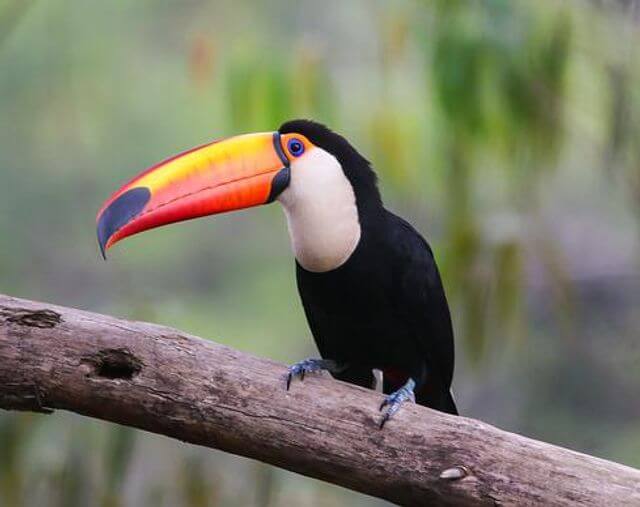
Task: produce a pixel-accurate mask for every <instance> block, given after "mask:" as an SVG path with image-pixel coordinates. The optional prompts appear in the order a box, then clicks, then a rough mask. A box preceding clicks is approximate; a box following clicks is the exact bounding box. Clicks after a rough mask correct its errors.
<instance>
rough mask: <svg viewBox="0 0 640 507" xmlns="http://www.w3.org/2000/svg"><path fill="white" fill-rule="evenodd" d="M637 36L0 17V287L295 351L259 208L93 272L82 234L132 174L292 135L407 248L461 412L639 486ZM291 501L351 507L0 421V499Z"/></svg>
mask: <svg viewBox="0 0 640 507" xmlns="http://www.w3.org/2000/svg"><path fill="white" fill-rule="evenodd" d="M639 23H640V7H638V5H637V2H615V1H611V2H595V1H594V2H587V1H585V2H570V1H554V0H540V1H536V2H525V1H517V0H515V1H507V0H485V1H462V0H455V1H454V0H437V1H436V0H434V1H427V0H424V1H408V0H407V1H400V0H397V1H395V0H394V1H382V0H379V1H365V0H358V1H350V2H341V1H338V0H332V1H328V2H315V1H312V0H304V1H300V2H285V1H283V0H277V1H273V2H257V1H247V0H235V1H227V0H222V1H205V0H189V1H177V0H176V1H170V0H163V1H160V0H157V1H151V0H114V1H109V2H104V1H101V0H82V1H80V0H50V1H44V0H39V1H38V0H0V118H2V121H0V291H2V292H4V293H8V294H12V295H16V296H24V297H28V298H33V299H41V300H49V301H55V302H57V303H59V304H66V305H71V306H77V307H81V308H86V309H90V310H94V311H99V312H105V313H110V314H115V315H119V316H122V317H126V318H133V319H145V320H152V321H156V322H160V323H164V324H168V325H171V326H174V327H179V328H182V329H185V330H187V331H190V332H192V333H195V334H199V335H202V336H206V337H210V338H212V339H214V340H216V341H218V342H222V343H226V344H229V345H231V346H234V347H237V348H240V349H242V350H246V351H250V352H252V353H255V354H259V355H263V356H268V357H272V358H274V359H277V360H281V361H287V362H292V361H295V360H298V359H300V358H302V357H305V356H308V355H313V354H314V353H315V350H314V348H313V345H312V340H311V338H310V336H309V332H308V330H307V327H306V323H305V321H304V317H303V315H302V312H301V307H300V305H299V303H298V299H297V293H296V290H295V285H294V279H293V269H292V268H293V264H292V258H291V254H290V250H289V246H288V237H287V234H286V227H285V225H284V220H283V217H282V216H281V215H282V213H281V212H280V210H278V209H277V206H273V207H265V208H262V209H259V210H250V211H248V212H246V213H245V212H242V213H238V214H235V215H229V216H225V217H217V218H215V219H203V220H199V221H194V222H189V223H185V224H182V225H180V226H178V227H169V228H166V229H162V230H158V231H153V232H150V233H148V234H145V235H142V236H140V237H136V238H132V239H131V240H128V241H127V242H125V243H123V244H122V245H119V246H118V247H117V248H116V249H114V250H113V251H112V254H111V258H110V260H109V262H107V263H106V264H105V263H103V262H102V261H101V260H100V259H99V255H98V250H97V246H96V242H95V236H94V234H95V233H94V216H95V212H96V210H97V209H98V207H99V206H100V204H101V202H102V201H103V200H104V199H105V198H106V197H107V196H108V195H109V193H110V192H111V191H113V190H114V189H115V188H116V187H117V185H118V184H119V183H121V182H122V181H123V180H125V179H127V178H128V177H130V176H131V175H133V174H135V173H137V172H138V171H140V170H141V169H143V168H144V167H146V166H149V165H151V164H152V163H154V162H156V161H157V160H159V159H162V158H164V157H166V156H168V155H171V154H173V153H175V152H177V151H180V150H182V149H185V148H188V147H190V146H193V145H196V144H199V143H202V142H205V141H207V140H210V139H212V138H216V137H221V136H225V135H231V134H236V133H240V132H245V131H258V130H273V129H275V128H277V127H278V126H279V125H280V124H281V123H282V122H283V121H285V120H287V119H291V118H295V117H308V118H314V119H316V120H319V121H322V122H325V123H327V124H328V125H330V126H331V127H333V128H334V129H335V130H337V131H339V132H341V133H343V134H344V135H345V136H346V137H348V138H349V139H350V140H352V142H353V143H354V144H355V146H356V147H358V149H359V150H360V151H361V152H362V153H364V154H365V155H366V156H367V157H368V158H369V159H370V160H371V161H372V162H373V164H374V167H375V168H376V169H377V170H378V173H379V175H380V179H381V187H382V190H383V194H384V196H385V198H386V202H387V205H388V206H389V207H391V208H392V209H394V210H395V211H397V212H399V213H400V214H402V215H404V216H406V217H407V218H408V219H409V220H410V221H411V222H413V223H415V224H416V225H417V226H418V228H419V229H420V230H422V231H423V232H424V233H425V234H426V235H427V237H428V238H429V240H430V242H431V243H432V246H433V247H434V250H435V252H436V256H437V258H438V261H439V264H440V265H441V268H442V271H443V275H444V279H445V285H446V287H447V291H448V294H449V298H450V302H451V306H452V311H453V315H454V321H455V322H454V324H455V328H456V336H457V338H456V340H457V348H458V351H459V353H458V355H459V360H458V366H457V374H456V380H455V388H456V392H457V398H458V400H459V405H460V408H461V410H462V412H463V413H464V414H466V415H469V416H472V417H477V418H480V419H484V420H487V421H489V422H492V423H495V424H497V425H498V426H500V427H503V428H506V429H509V430H513V431H518V432H522V433H525V434H528V435H530V436H533V437H537V438H542V439H545V440H548V441H552V442H555V443H558V444H561V445H565V446H568V447H572V448H575V449H579V450H583V451H585V452H589V453H592V454H597V455H600V456H603V457H606V458H610V459H615V460H618V461H622V462H625V463H627V464H629V465H632V466H640V458H639V456H640V426H639V425H638V422H639V420H640V404H639V403H638V401H637V393H638V389H639V388H640V368H638V365H639V364H640V346H639V343H640V342H639V340H638V338H639V336H638V331H637V329H638V328H639V327H638V324H640V322H639V321H640V316H639V315H638V314H637V312H636V311H635V308H637V303H638V302H639V299H640V283H639V281H640V280H639V278H638V264H637V262H638V253H639V245H638V234H637V233H638V218H639V213H638V211H639V209H640V36H639V34H638V28H639V26H640V25H639ZM274 381H275V380H274ZM372 410H373V408H372ZM389 429H390V430H392V428H391V427H390V428H389ZM292 503H297V504H302V505H342V504H347V503H348V504H353V505H369V504H376V503H379V502H376V501H374V500H371V499H369V498H366V497H364V496H361V495H357V494H355V493H350V492H346V491H344V490H341V489H339V488H336V487H332V486H329V485H325V484H322V483H319V482H317V481H313V480H311V479H306V478H302V477H299V476H296V475H294V474H290V473H287V472H283V471H280V470H277V469H273V468H270V467H267V466H264V465H262V464H259V463H254V462H250V461H248V460H244V459H241V458H236V457H232V456H228V455H224V454H221V453H217V452H213V451H209V450H203V449H198V448H194V447H190V446H187V445H181V444H178V443H176V442H172V441H168V440H166V439H163V438H160V437H155V436H151V435H147V434H143V433H139V432H135V431H133V430H130V429H126V428H120V427H113V426H109V425H106V424H102V423H99V422H95V421H87V420H84V419H81V418H79V417H73V416H70V415H65V414H56V415H54V416H48V417H44V416H35V415H17V414H7V413H2V414H0V506H7V507H12V506H16V505H38V506H41V505H52V506H57V505H60V506H74V505H78V506H84V505H101V506H105V507H117V506H127V505H186V506H205V505H269V506H276V505H290V504H292Z"/></svg>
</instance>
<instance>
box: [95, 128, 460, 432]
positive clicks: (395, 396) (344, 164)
mask: <svg viewBox="0 0 640 507" xmlns="http://www.w3.org/2000/svg"><path fill="white" fill-rule="evenodd" d="M276 200H277V201H279V202H280V204H281V205H282V207H283V209H284V213H285V215H286V218H287V223H288V229H289V236H290V238H291V246H292V249H293V253H294V255H295V260H296V277H297V283H298V291H299V293H300V298H301V299H302V304H303V307H304V311H305V314H306V317H307V320H308V322H309V327H310V328H311V332H312V334H313V337H314V338H315V341H316V345H317V346H318V349H319V351H320V355H321V356H322V359H306V360H304V361H301V362H299V363H297V364H294V365H293V366H291V367H290V368H289V374H288V379H287V389H288V388H289V385H290V383H291V380H292V379H294V378H296V377H300V378H304V375H305V374H306V373H310V372H314V371H319V370H328V371H329V372H330V373H331V374H332V375H333V376H334V377H335V378H337V379H340V380H344V381H347V382H351V383H353V384H357V385H360V386H365V387H371V386H372V385H373V382H374V376H373V372H372V370H373V369H379V370H381V371H382V372H383V391H384V393H385V394H386V396H385V398H384V401H383V402H382V405H381V406H380V410H383V409H384V414H383V416H382V419H381V423H380V426H381V427H382V426H383V425H384V424H385V422H386V421H387V420H388V419H389V418H390V417H391V416H392V415H393V414H395V413H396V412H397V411H398V409H399V408H400V406H401V404H402V403H403V402H404V401H407V400H415V401H416V402H417V403H419V404H421V405H426V406H428V407H431V408H434V409H437V410H440V411H443V412H448V413H451V414H457V409H456V406H455V403H454V400H453V398H452V396H451V391H450V387H451V380H452V377H453V364H454V346H453V331H452V326H451V318H450V314H449V307H448V305H447V300H446V297H445V293H444V289H443V286H442V282H441V279H440V275H439V273H438V268H437V267H436V263H435V260H434V257H433V253H432V251H431V248H430V247H429V245H428V243H427V242H426V241H425V240H424V238H422V236H421V235H420V234H419V233H418V232H416V230H415V229H414V228H413V227H412V226H411V225H410V224H409V223H407V222H405V221H404V220H403V219H402V218H400V217H398V216H396V215H394V214H393V213H391V212H390V211H388V210H387V209H386V208H385V207H384V206H383V204H382V200H381V197H380V192H379V190H378V186H377V178H376V174H375V173H374V171H373V169H372V168H371V165H370V164H369V162H368V161H367V160H366V159H365V158H364V157H363V156H362V155H360V154H359V153H358V152H357V151H356V149H355V148H353V146H351V144H349V142H348V141H347V140H346V139H344V138H343V137H342V136H340V135H338V134H336V133H335V132H332V131H331V130H329V129H328V128H327V127H325V126H323V125H321V124H319V123H315V122H312V121H307V120H294V121H289V122H287V123H285V124H284V125H282V126H281V127H280V128H279V129H278V130H277V131H276V132H265V133H257V134H245V135H239V136H235V137H229V138H225V139H221V140H218V141H213V142H211V143H208V144H205V145H203V146H199V147H197V148H194V149H192V150H189V151H186V152H184V153H181V154H179V155H176V156H175V157H172V158H169V159H167V160H165V161H163V162H160V163H159V164H157V165H155V166H153V167H151V168H150V169H147V170H146V171H145V172H143V173H141V174H140V175H139V176H137V177H135V178H134V179H132V180H131V181H130V182H129V183H127V184H126V185H124V186H123V187H122V188H120V189H119V190H118V191H117V192H116V193H115V194H113V195H112V196H111V198H110V199H108V200H107V201H106V203H105V204H104V205H103V206H102V209H101V210H100V212H99V213H98V217H97V229H98V241H99V243H100V248H101V251H102V253H103V255H104V254H105V251H106V250H107V249H108V248H110V247H111V246H113V245H114V244H115V243H116V242H118V241H120V240H121V239H123V238H125V237H127V236H131V235H133V234H136V233H138V232H141V231H144V230H147V229H151V228H153V227H158V226H161V225H164V224H169V223H173V222H179V221H182V220H187V219H191V218H196V217H201V216H205V215H212V214H215V213H223V212H226V211H232V210H238V209H241V208H248V207H251V206H257V205H260V204H267V203H270V202H272V201H276Z"/></svg>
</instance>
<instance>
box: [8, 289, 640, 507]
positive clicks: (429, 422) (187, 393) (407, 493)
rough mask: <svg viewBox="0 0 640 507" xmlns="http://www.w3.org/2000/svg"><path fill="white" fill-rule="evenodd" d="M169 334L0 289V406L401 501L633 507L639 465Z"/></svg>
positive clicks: (638, 493)
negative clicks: (176, 442)
mask: <svg viewBox="0 0 640 507" xmlns="http://www.w3.org/2000/svg"><path fill="white" fill-rule="evenodd" d="M285 373H286V368H285V367H284V366H283V365H281V364H278V363H275V362H273V361H269V360H265V359H258V358H256V357H253V356H250V355H248V354H244V353H241V352H238V351H236V350H233V349H230V348H228V347H223V346H221V345H217V344H215V343H212V342H209V341H205V340H202V339H199V338H196V337H193V336H189V335H187V334H185V333H182V332H180V331H176V330H173V329H169V328H166V327H161V326H157V325H153V324H146V323H141V322H129V321H124V320H119V319H115V318H112V317H107V316H103V315H98V314H94V313H88V312H83V311H79V310H74V309H70V308H63V307H59V306H54V305H49V304H44V303H36V302H32V301H27V300H21V299H15V298H11V297H7V296H2V295H0V408H4V409H9V410H31V411H36V412H50V411H52V410H54V409H63V410H70V411H73V412H76V413H78V414H82V415H86V416H89V417H96V418H99V419H104V420H106V421H112V422H116V423H119V424H124V425H128V426H133V427H136V428H140V429H144V430H147V431H152V432H154V433H160V434H163V435H167V436H169V437H173V438H177V439H180V440H184V441H187V442H191V443H194V444H198V445H204V446H207V447H212V448H216V449H222V450H224V451H227V452H231V453H234V454H240V455H242V456H248V457H250V458H255V459H258V460H261V461H264V462H267V463H271V464H273V465H276V466H280V467H282V468H286V469H288V470H292V471H294V472H298V473H301V474H304V475H308V476H311V477H316V478H318V479H322V480H325V481H328V482H332V483H334V484H338V485H341V486H344V487H347V488H351V489H354V490H356V491H361V492H363V493H367V494H369V495H374V496H378V497H381V498H385V499H387V500H390V501H392V502H396V503H400V504H406V505H473V506H475V505H544V506H549V505H597V506H601V505H617V506H622V505H640V471H638V470H635V469H632V468H629V467H626V466H623V465H619V464H616V463H612V462H608V461H605V460H602V459H598V458H595V457H591V456H587V455H584V454H580V453H577V452H573V451H569V450H566V449H563V448H560V447H556V446H553V445H549V444H545V443H542V442H537V441H535V440H531V439H528V438H525V437H521V436H519V435H515V434H512V433H507V432H505V431H502V430H499V429H496V428H494V427H492V426H489V425H487V424H484V423H481V422H479V421H475V420H472V419H466V418H464V417H452V416H449V415H445V414H441V413H439V412H435V411H432V410H429V409H426V408H423V407H419V406H415V405H407V406H405V407H403V409H402V410H401V411H400V412H399V413H398V414H397V416H396V417H395V418H394V419H392V420H391V421H390V422H389V423H388V424H387V426H386V427H385V429H384V430H379V429H378V426H377V423H378V421H379V417H380V415H379V413H378V412H377V410H376V409H377V407H378V405H379V403H380V401H381V399H380V394H377V393H374V392H372V391H368V390H366V389H361V388H358V387H354V386H351V385H348V384H345V383H341V382H337V381H335V380H332V379H329V378H324V377H321V376H308V377H307V378H306V379H305V380H304V382H303V383H300V382H295V383H294V384H293V385H292V389H291V391H289V392H287V391H285V388H284V375H285Z"/></svg>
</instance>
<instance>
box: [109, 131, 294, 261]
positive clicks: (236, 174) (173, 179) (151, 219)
mask: <svg viewBox="0 0 640 507" xmlns="http://www.w3.org/2000/svg"><path fill="white" fill-rule="evenodd" d="M289 180H290V169H289V160H288V159H287V157H286V155H285V152H284V150H283V147H282V140H281V139H280V134H279V133H278V132H265V133H259V134H245V135H241V136H235V137H230V138H227V139H222V140H219V141H214V142H212V143H210V144H206V145H203V146H199V147H197V148H194V149H192V150H189V151H186V152H184V153H181V154H179V155H176V156H175V157H172V158H169V159H167V160H165V161H164V162H160V163H159V164H157V165H155V166H153V167H151V168H149V169H147V170H146V171H144V172H143V173H141V174H140V175H138V176H136V177H135V178H134V179H133V180H131V181H130V182H129V183H127V184H126V185H124V186H123V187H122V188H120V189H119V190H118V191H117V192H116V193H115V194H113V195H112V196H111V198H110V199H109V200H107V202H105V203H104V205H103V206H102V208H101V209H100V211H99V213H98V217H97V228H98V242H99V243H100V250H101V251H102V255H103V256H104V255H105V253H106V251H107V250H108V249H109V248H110V247H112V246H113V245H114V244H116V243H117V242H118V241H120V240H121V239H123V238H126V237H127V236H132V235H133V234H137V233H139V232H142V231H146V230H148V229H152V228H154V227H160V226H161V225H166V224H171V223H174V222H181V221H183V220H189V219H191V218H197V217H202V216H206V215H213V214H216V213H224V212H226V211H232V210H238V209H243V208H249V207H252V206H258V205H260V204H267V203H269V202H271V201H273V200H274V199H275V198H276V197H278V195H279V194H280V193H281V192H282V191H283V190H284V189H285V188H287V186H288V185H289Z"/></svg>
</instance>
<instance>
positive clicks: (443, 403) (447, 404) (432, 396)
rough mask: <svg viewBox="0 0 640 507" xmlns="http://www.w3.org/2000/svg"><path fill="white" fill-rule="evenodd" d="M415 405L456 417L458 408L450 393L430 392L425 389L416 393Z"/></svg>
mask: <svg viewBox="0 0 640 507" xmlns="http://www.w3.org/2000/svg"><path fill="white" fill-rule="evenodd" d="M416 403H417V404H418V405H424V406H425V407H429V408H433V409H435V410H439V411H440V412H446V413H447V414H453V415H458V407H456V402H455V400H454V399H453V394H452V393H451V391H444V392H442V391H440V392H433V391H432V390H429V389H425V390H424V391H422V392H418V393H416Z"/></svg>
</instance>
